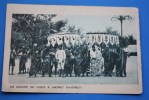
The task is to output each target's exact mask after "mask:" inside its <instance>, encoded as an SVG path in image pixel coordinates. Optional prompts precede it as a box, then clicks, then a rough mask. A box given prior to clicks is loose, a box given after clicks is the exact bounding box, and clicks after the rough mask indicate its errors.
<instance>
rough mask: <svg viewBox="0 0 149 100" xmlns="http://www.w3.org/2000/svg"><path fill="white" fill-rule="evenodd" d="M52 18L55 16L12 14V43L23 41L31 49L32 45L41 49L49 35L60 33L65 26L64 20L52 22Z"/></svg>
mask: <svg viewBox="0 0 149 100" xmlns="http://www.w3.org/2000/svg"><path fill="white" fill-rule="evenodd" d="M54 17H56V14H37V15H34V14H13V15H12V19H13V21H12V30H11V31H12V37H13V38H12V41H13V42H14V41H18V40H23V41H25V44H26V45H28V46H29V47H31V48H33V46H34V44H37V46H38V47H39V48H41V46H43V44H44V45H46V42H47V37H48V36H49V35H50V34H54V33H55V31H56V32H59V31H62V28H63V27H65V25H66V24H67V22H66V21H65V20H60V21H58V22H52V18H54ZM14 33H17V35H15V34H14ZM19 45H22V44H19ZM17 46H18V45H17Z"/></svg>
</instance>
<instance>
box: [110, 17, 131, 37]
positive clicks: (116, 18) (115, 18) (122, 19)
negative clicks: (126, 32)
mask: <svg viewBox="0 0 149 100" xmlns="http://www.w3.org/2000/svg"><path fill="white" fill-rule="evenodd" d="M111 20H112V21H117V20H118V21H120V24H121V36H123V21H125V20H129V21H132V20H133V17H131V16H130V15H118V16H114V17H112V18H111Z"/></svg>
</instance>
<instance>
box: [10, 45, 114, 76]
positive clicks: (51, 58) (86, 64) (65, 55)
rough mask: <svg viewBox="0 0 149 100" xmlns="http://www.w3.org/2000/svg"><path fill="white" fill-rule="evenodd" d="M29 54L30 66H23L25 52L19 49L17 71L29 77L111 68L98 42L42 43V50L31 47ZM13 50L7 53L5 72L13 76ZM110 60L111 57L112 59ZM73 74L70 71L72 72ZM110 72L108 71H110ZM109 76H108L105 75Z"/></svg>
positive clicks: (100, 71)
mask: <svg viewBox="0 0 149 100" xmlns="http://www.w3.org/2000/svg"><path fill="white" fill-rule="evenodd" d="M34 49H35V50H33V54H32V56H31V65H30V68H29V69H27V68H26V62H27V59H28V53H27V52H26V51H25V50H23V51H22V55H21V56H20V61H19V74H24V73H29V77H31V76H35V77H36V75H37V74H41V75H42V77H45V76H46V75H47V74H48V76H49V77H52V76H53V75H55V77H56V76H59V77H68V76H69V77H72V76H75V77H79V76H84V75H85V74H86V76H89V75H90V76H100V75H103V74H105V76H107V73H109V72H110V71H111V69H109V68H108V67H109V66H111V65H108V67H107V62H105V61H106V60H107V59H108V58H105V57H104V55H103V52H105V51H104V50H103V48H102V47H101V46H98V45H92V46H91V47H89V45H88V44H87V43H86V42H84V43H83V44H81V45H74V46H66V44H65V43H62V44H60V45H58V44H57V43H56V44H55V45H54V46H53V45H52V44H50V45H48V46H45V47H44V48H43V49H42V50H36V48H34ZM15 57H16V54H15V51H14V50H11V52H10V63H9V74H10V69H11V74H12V75H13V74H14V73H13V70H14V66H15ZM113 59H114V58H113ZM73 73H74V74H73ZM111 73H112V72H111ZM109 76H111V75H109Z"/></svg>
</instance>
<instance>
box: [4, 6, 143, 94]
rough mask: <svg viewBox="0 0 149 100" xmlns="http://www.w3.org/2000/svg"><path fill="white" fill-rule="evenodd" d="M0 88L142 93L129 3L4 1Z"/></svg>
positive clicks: (135, 11)
mask: <svg viewBox="0 0 149 100" xmlns="http://www.w3.org/2000/svg"><path fill="white" fill-rule="evenodd" d="M2 83H3V85H2V91H3V92H34V93H111V94H141V93H142V70H141V51H140V32H139V13H138V9H137V8H133V7H89V6H56V5H23V4H8V5H7V15H6V31H5V50H4V63H3V82H2Z"/></svg>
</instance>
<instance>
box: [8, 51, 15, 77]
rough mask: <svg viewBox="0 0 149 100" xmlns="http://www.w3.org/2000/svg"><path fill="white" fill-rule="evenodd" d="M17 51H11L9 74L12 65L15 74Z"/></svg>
mask: <svg viewBox="0 0 149 100" xmlns="http://www.w3.org/2000/svg"><path fill="white" fill-rule="evenodd" d="M15 56H16V54H15V52H14V50H13V49H12V50H11V52H10V61H9V75H10V67H11V75H13V70H14V66H15Z"/></svg>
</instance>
